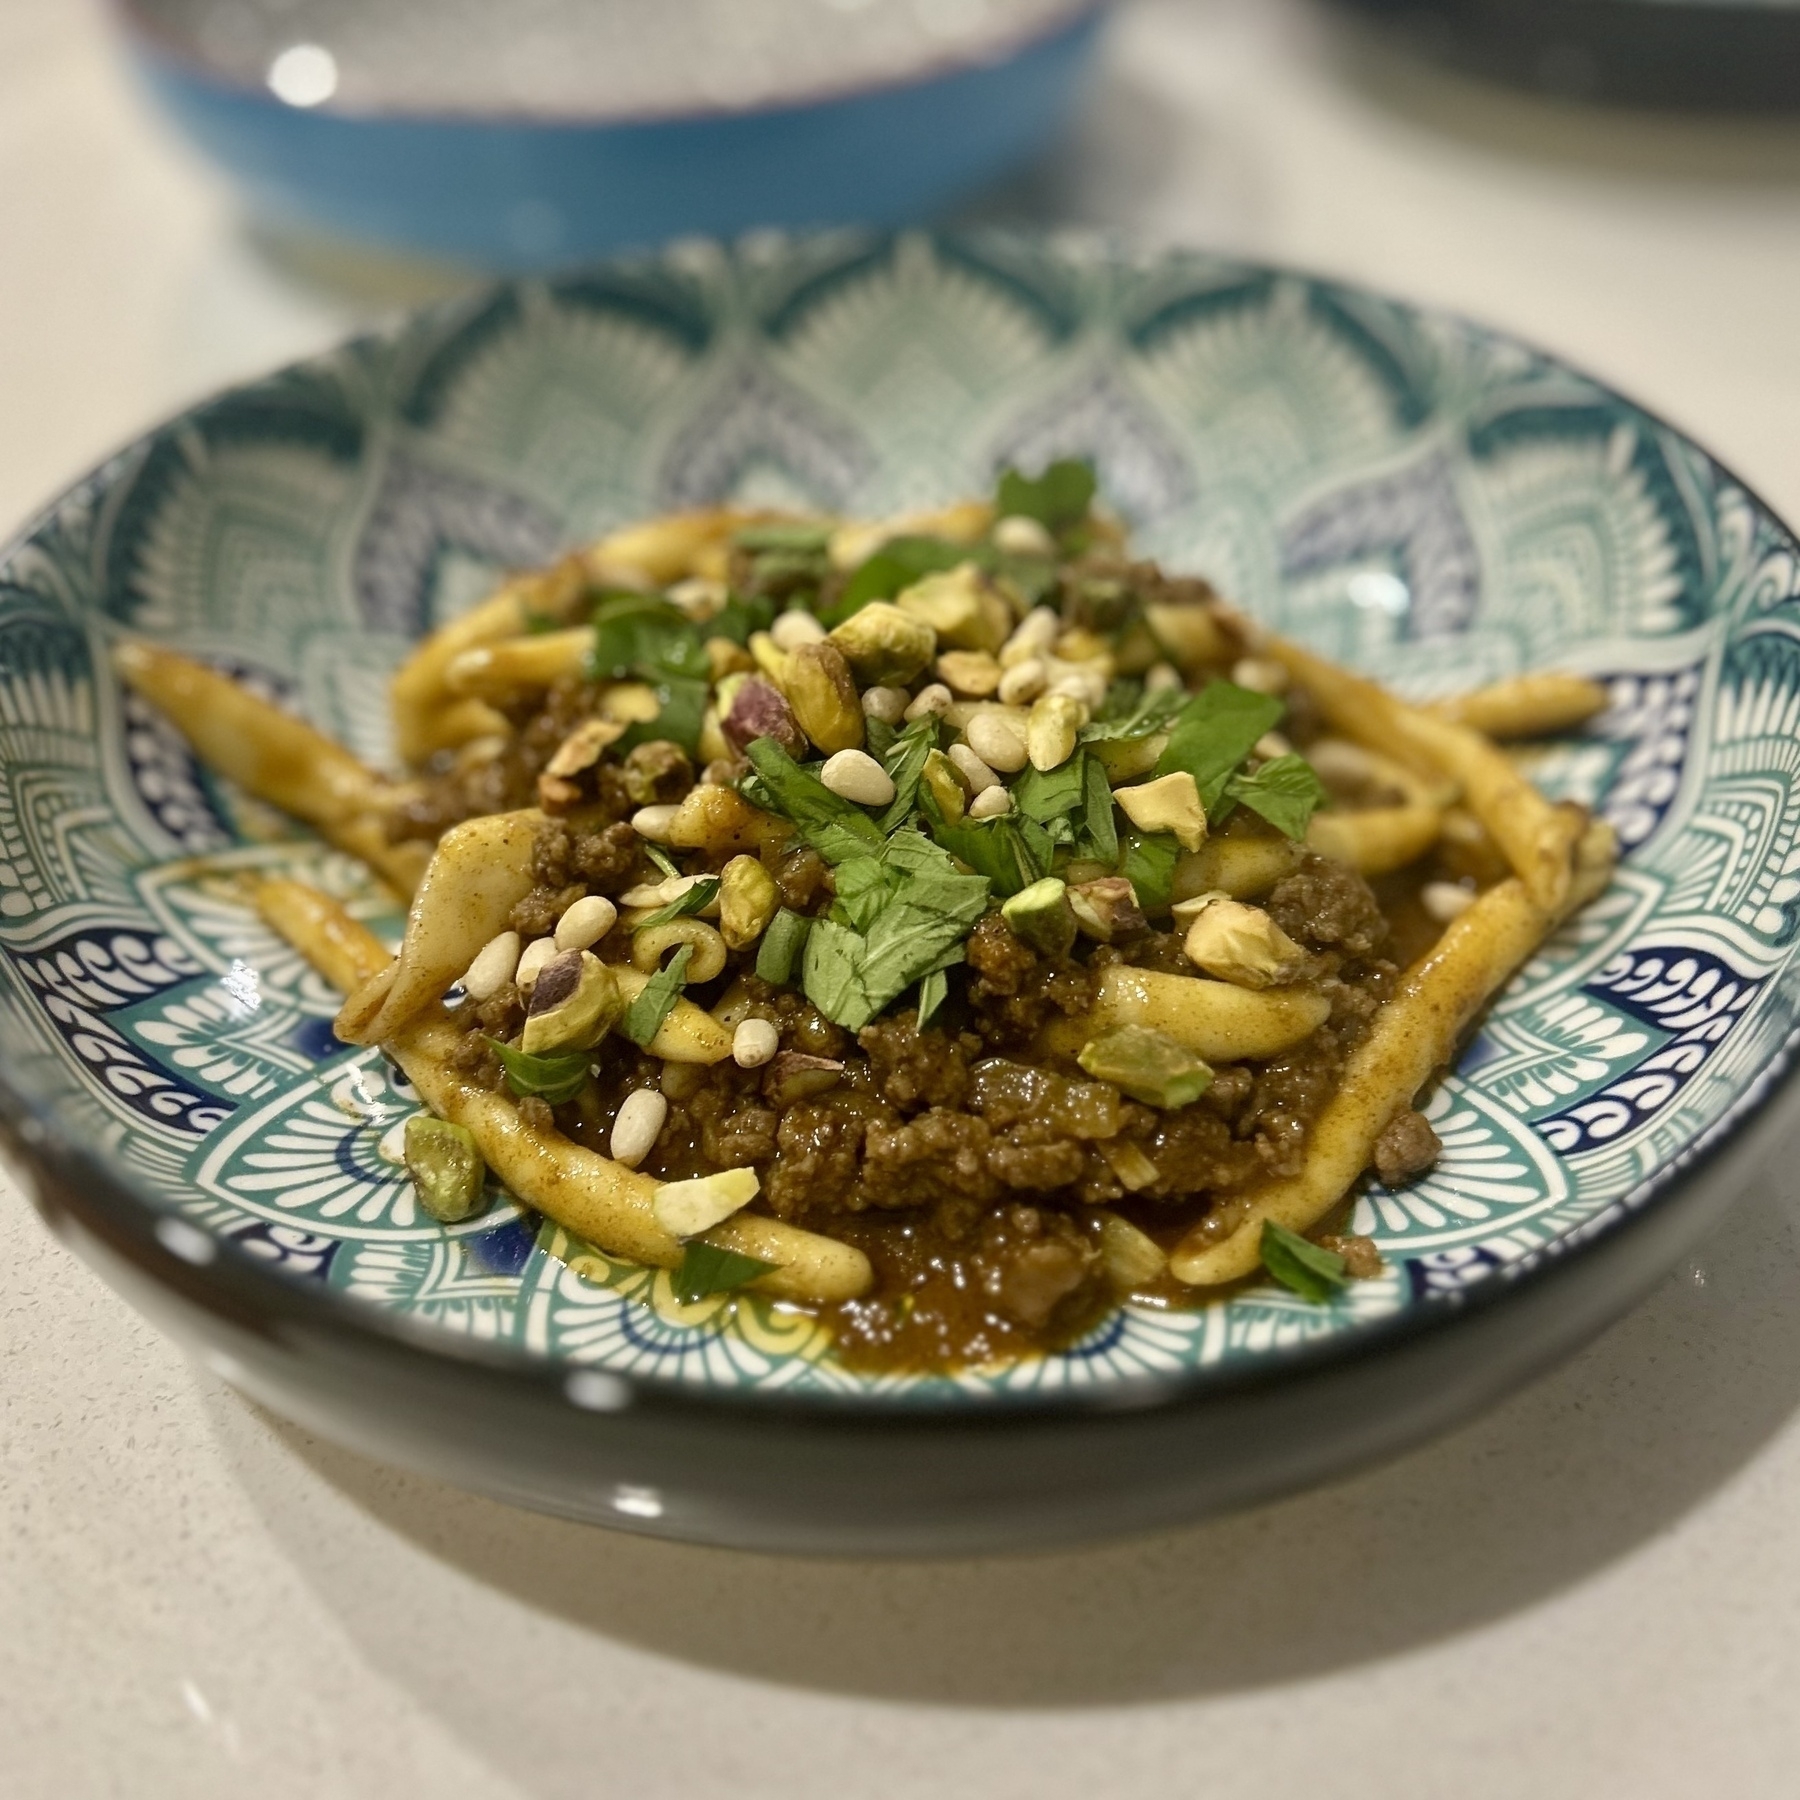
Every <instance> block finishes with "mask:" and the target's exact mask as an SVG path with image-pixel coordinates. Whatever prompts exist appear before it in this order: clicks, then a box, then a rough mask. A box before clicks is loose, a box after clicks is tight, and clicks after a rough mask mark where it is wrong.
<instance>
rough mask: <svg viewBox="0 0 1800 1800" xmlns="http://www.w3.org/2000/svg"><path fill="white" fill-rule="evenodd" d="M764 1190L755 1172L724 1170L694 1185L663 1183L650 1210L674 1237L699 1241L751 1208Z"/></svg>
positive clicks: (675, 1182)
mask: <svg viewBox="0 0 1800 1800" xmlns="http://www.w3.org/2000/svg"><path fill="white" fill-rule="evenodd" d="M761 1187H762V1182H761V1180H760V1178H759V1177H758V1175H757V1173H756V1171H755V1170H754V1169H720V1170H719V1171H718V1172H717V1173H716V1174H713V1175H697V1176H695V1177H694V1179H693V1180H691V1181H665V1182H663V1183H662V1184H661V1185H660V1186H659V1187H658V1188H657V1190H656V1193H655V1195H654V1196H653V1197H652V1199H651V1202H650V1210H651V1211H652V1212H653V1213H654V1214H655V1215H656V1222H657V1224H659V1225H660V1226H661V1227H662V1228H663V1230H664V1231H666V1232H667V1233H668V1234H669V1235H670V1237H678V1238H690V1237H698V1236H699V1235H700V1233H701V1232H703V1231H710V1230H712V1228H713V1227H714V1226H715V1225H718V1224H722V1223H723V1222H724V1221H725V1220H726V1219H729V1218H730V1217H731V1215H732V1214H733V1213H734V1212H739V1211H741V1210H742V1209H743V1208H744V1207H746V1206H748V1205H749V1204H750V1202H751V1201H752V1200H754V1199H755V1198H756V1196H757V1194H758V1192H759V1191H760V1189H761Z"/></svg>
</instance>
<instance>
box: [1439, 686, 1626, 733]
mask: <svg viewBox="0 0 1800 1800" xmlns="http://www.w3.org/2000/svg"><path fill="white" fill-rule="evenodd" d="M1607 704H1608V702H1607V693H1606V689H1605V688H1603V687H1602V686H1601V685H1600V683H1599V682H1597V681H1591V680H1589V678H1588V677H1587V676H1585V675H1565V674H1562V673H1560V672H1559V671H1557V670H1554V669H1545V670H1540V671H1538V672H1536V673H1533V674H1529V675H1513V676H1509V677H1508V678H1507V679H1506V680H1504V681H1495V682H1491V683H1490V684H1489V685H1488V686H1486V687H1479V688H1472V689H1471V690H1470V691H1469V692H1468V693H1466V694H1452V695H1451V696H1450V697H1449V698H1447V699H1444V700H1437V701H1433V703H1432V704H1431V706H1430V707H1429V708H1428V710H1429V711H1430V712H1432V713H1435V714H1436V715H1437V716H1438V717H1439V718H1441V719H1448V720H1449V721H1450V722H1451V723H1452V724H1454V725H1467V726H1468V727H1469V728H1470V729H1471V730H1473V731H1479V732H1481V733H1482V734H1483V735H1484V736H1486V737H1491V738H1532V737H1554V736H1556V735H1557V734H1558V733H1560V732H1565V731H1573V730H1574V729H1575V728H1576V726H1578V725H1585V724H1586V723H1587V721H1588V720H1589V719H1591V718H1593V717H1594V715H1595V714H1596V713H1602V712H1604V711H1605V710H1606V707H1607Z"/></svg>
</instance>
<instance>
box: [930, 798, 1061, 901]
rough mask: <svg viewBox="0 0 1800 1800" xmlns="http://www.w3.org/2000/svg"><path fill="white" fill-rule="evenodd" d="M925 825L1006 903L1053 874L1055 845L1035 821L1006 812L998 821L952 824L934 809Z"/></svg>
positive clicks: (985, 820) (951, 852)
mask: <svg viewBox="0 0 1800 1800" xmlns="http://www.w3.org/2000/svg"><path fill="white" fill-rule="evenodd" d="M926 822H927V824H928V825H929V826H930V829H931V835H932V836H933V837H934V838H935V839H936V840H937V842H938V843H939V844H941V845H942V846H943V847H944V848H945V849H946V850H948V851H949V852H950V854H951V855H952V856H954V857H955V858H956V859H957V860H958V861H959V862H965V863H967V864H968V865H969V867H970V868H971V869H973V870H974V871H975V873H976V874H977V875H980V876H983V877H985V878H986V879H987V880H988V881H989V882H991V883H992V885H993V889H994V892H995V893H996V894H998V895H999V896H1000V897H1001V899H1003V900H1008V899H1011V898H1012V896H1013V895H1014V894H1017V893H1019V892H1021V891H1022V890H1023V889H1025V888H1028V887H1030V886H1031V884H1032V883H1033V882H1034V881H1041V880H1042V879H1043V878H1044V876H1046V875H1048V874H1049V873H1050V863H1051V860H1052V858H1053V857H1054V854H1055V850H1056V846H1055V844H1054V843H1053V842H1052V841H1051V838H1050V834H1049V833H1048V832H1047V831H1046V830H1045V829H1044V827H1043V826H1042V825H1039V824H1038V823H1036V821H1035V820H1031V819H1023V818H1015V817H1014V816H1013V815H1012V814H1010V813H1007V814H1003V815H1002V816H1001V817H1000V818H998V819H960V820H958V821H957V822H956V823H955V824H954V825H952V824H951V823H950V822H949V821H948V820H947V819H945V818H944V816H943V815H942V814H941V813H939V812H937V810H936V809H935V808H928V809H927V811H926Z"/></svg>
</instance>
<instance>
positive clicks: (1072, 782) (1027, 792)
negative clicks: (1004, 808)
mask: <svg viewBox="0 0 1800 1800" xmlns="http://www.w3.org/2000/svg"><path fill="white" fill-rule="evenodd" d="M1086 770H1087V756H1086V754H1085V752H1083V751H1079V750H1078V751H1077V752H1076V753H1075V754H1074V755H1073V756H1071V757H1070V758H1069V760H1068V761H1067V762H1066V763H1063V764H1061V765H1060V766H1059V767H1057V768H1054V769H1039V768H1034V767H1031V766H1030V765H1027V767H1026V769H1025V772H1024V773H1023V774H1022V775H1020V777H1019V778H1018V780H1017V781H1015V782H1014V783H1013V784H1012V788H1011V790H1010V792H1011V794H1012V803H1013V811H1014V812H1015V813H1018V814H1019V815H1020V816H1021V817H1023V818H1027V819H1035V820H1036V821H1037V822H1038V823H1039V824H1040V825H1048V824H1049V823H1050V821H1051V820H1052V819H1060V818H1062V817H1063V816H1064V815H1065V814H1067V813H1072V812H1074V811H1075V810H1076V808H1077V807H1080V806H1082V805H1084V804H1085V802H1086V798H1087V773H1086ZM1108 791H1109V792H1110V790H1108Z"/></svg>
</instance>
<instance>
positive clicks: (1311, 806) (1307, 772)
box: [1225, 754, 1328, 838]
mask: <svg viewBox="0 0 1800 1800" xmlns="http://www.w3.org/2000/svg"><path fill="white" fill-rule="evenodd" d="M1225 798H1226V799H1228V800H1236V801H1238V802H1239V803H1240V804H1242V805H1244V806H1247V807H1249V808H1250V810H1251V811H1252V812H1254V813H1257V814H1260V815H1261V816H1262V817H1263V818H1265V819H1267V820H1268V822H1269V823H1270V824H1271V825H1273V826H1274V827H1275V829H1276V830H1277V831H1280V832H1285V833H1286V834H1287V836H1289V837H1291V838H1303V837H1305V836H1306V828H1307V826H1308V825H1309V824H1310V823H1311V822H1312V816H1313V814H1314V813H1315V812H1317V811H1318V809H1319V808H1320V807H1321V806H1323V805H1324V804H1325V801H1326V799H1327V798H1328V796H1327V794H1326V792H1325V784H1324V783H1323V782H1322V781H1321V780H1320V779H1319V777H1318V776H1317V775H1316V774H1315V773H1314V771H1313V766H1312V764H1311V763H1309V762H1308V761H1307V760H1306V758H1305V757H1304V756H1299V755H1293V754H1290V755H1287V756H1278V757H1276V758H1275V759H1274V761H1273V762H1266V763H1264V764H1263V766H1262V767H1261V768H1260V769H1252V770H1251V771H1250V772H1249V773H1248V774H1244V775H1234V776H1232V778H1231V780H1230V781H1229V782H1228V783H1227V784H1226V787H1225Z"/></svg>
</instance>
